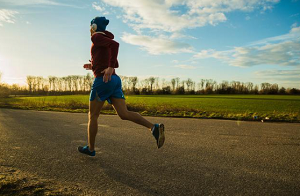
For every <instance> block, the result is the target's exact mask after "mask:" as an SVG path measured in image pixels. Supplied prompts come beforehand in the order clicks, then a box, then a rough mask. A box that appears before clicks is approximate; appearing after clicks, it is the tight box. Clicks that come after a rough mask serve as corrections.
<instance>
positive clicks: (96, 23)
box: [91, 16, 109, 32]
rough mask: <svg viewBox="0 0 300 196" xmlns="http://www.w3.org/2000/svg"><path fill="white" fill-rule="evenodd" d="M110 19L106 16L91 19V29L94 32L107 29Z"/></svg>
mask: <svg viewBox="0 0 300 196" xmlns="http://www.w3.org/2000/svg"><path fill="white" fill-rule="evenodd" d="M108 23H109V20H107V19H106V18H105V17H98V16H97V17H96V18H94V19H93V20H92V21H91V30H92V31H94V32H99V31H105V29H106V26H107V25H108Z"/></svg>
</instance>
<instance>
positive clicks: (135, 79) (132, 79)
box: [130, 77, 138, 92]
mask: <svg viewBox="0 0 300 196" xmlns="http://www.w3.org/2000/svg"><path fill="white" fill-rule="evenodd" d="M137 81H138V79H137V77H130V82H131V84H132V91H133V92H135V88H136V84H137Z"/></svg>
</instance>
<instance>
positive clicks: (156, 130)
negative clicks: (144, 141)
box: [151, 124, 165, 148]
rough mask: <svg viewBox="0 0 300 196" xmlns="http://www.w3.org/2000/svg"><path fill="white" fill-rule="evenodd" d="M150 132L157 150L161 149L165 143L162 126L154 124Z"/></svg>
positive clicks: (163, 127)
mask: <svg viewBox="0 0 300 196" xmlns="http://www.w3.org/2000/svg"><path fill="white" fill-rule="evenodd" d="M151 131H152V135H153V136H154V138H155V139H156V144H157V148H161V147H162V146H163V145H164V142H165V126H164V124H155V125H154V126H153V128H152V130H151Z"/></svg>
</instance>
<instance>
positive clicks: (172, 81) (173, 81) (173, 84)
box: [171, 78, 176, 91]
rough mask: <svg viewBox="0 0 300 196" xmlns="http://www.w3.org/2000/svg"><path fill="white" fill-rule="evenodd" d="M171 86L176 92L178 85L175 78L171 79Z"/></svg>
mask: <svg viewBox="0 0 300 196" xmlns="http://www.w3.org/2000/svg"><path fill="white" fill-rule="evenodd" d="M171 84H172V90H173V91H175V85H176V80H175V78H172V79H171Z"/></svg>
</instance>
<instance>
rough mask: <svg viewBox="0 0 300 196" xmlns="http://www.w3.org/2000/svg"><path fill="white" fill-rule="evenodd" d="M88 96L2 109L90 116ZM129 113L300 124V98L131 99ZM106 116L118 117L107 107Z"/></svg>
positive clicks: (11, 102) (18, 101)
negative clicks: (65, 112)
mask: <svg viewBox="0 0 300 196" xmlns="http://www.w3.org/2000/svg"><path fill="white" fill-rule="evenodd" d="M88 102H89V101H88V95H73V96H71V95H70V96H48V97H16V98H6V99H5V98H1V99H0V107H1V106H2V107H9V108H21V109H37V110H54V111H68V112H87V111H88ZM126 102H127V105H128V108H129V110H132V111H137V112H140V113H141V114H142V115H150V116H174V117H195V118H220V119H238V120H266V118H269V121H288V122H300V96H291V95H151V96H148V95H130V96H126ZM103 113H114V111H113V109H112V107H111V106H110V105H109V104H106V105H105V106H104V108H103Z"/></svg>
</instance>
